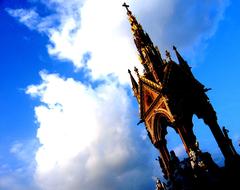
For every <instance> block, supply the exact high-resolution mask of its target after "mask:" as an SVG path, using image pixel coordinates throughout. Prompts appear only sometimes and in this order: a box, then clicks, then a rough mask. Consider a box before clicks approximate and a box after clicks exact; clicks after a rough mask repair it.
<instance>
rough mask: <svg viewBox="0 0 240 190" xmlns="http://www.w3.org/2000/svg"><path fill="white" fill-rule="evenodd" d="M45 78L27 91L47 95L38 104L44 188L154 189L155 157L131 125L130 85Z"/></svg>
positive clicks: (53, 76)
mask: <svg viewBox="0 0 240 190" xmlns="http://www.w3.org/2000/svg"><path fill="white" fill-rule="evenodd" d="M41 77H42V80H43V82H42V83H41V84H40V85H32V86H29V87H28V90H27V93H28V94H30V95H31V96H33V97H38V98H40V100H41V105H39V106H38V107H36V108H35V112H36V117H37V121H38V123H39V129H38V132H37V137H38V139H39V141H40V144H41V147H40V148H39V149H38V152H37V154H36V161H37V168H36V181H37V182H38V184H40V185H41V188H42V189H44V190H48V189H49V190H50V189H53V188H57V189H59V190H65V189H71V190H74V189H87V190H91V189H96V187H97V188H98V189H102V190H103V189H104V190H106V189H146V188H150V187H151V184H149V181H151V179H150V178H151V176H152V175H153V174H152V171H153V170H152V167H151V166H150V162H151V161H150V160H154V158H151V159H150V160H149V158H150V157H151V156H150V157H149V155H147V154H148V149H149V145H148V144H147V143H146V141H143V140H142V138H141V137H140V131H139V130H136V129H134V128H130V127H131V125H132V124H131V123H132V122H131V119H132V118H131V116H132V115H133V113H132V111H131V110H132V108H131V104H130V102H129V101H130V100H129V97H128V95H127V93H126V91H125V89H124V88H123V87H122V86H119V84H117V83H116V82H113V81H112V82H108V83H104V84H101V85H99V86H97V87H96V88H92V87H91V86H85V85H84V84H82V83H81V82H79V81H75V80H73V79H71V78H68V79H63V78H61V77H59V76H58V75H56V74H46V73H43V72H42V73H41ZM130 179H131V180H130Z"/></svg>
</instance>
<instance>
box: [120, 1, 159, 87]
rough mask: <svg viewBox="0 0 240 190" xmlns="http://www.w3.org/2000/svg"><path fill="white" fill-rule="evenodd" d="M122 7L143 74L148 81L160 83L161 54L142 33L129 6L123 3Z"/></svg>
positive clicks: (146, 35) (145, 34)
mask: <svg viewBox="0 0 240 190" xmlns="http://www.w3.org/2000/svg"><path fill="white" fill-rule="evenodd" d="M123 7H125V8H126V10H127V15H128V20H129V22H130V25H131V30H132V34H133V38H134V43H135V45H136V47H137V50H138V53H139V58H140V61H141V64H142V65H143V66H144V69H145V74H146V76H147V77H148V78H149V79H152V80H153V81H155V82H157V83H160V81H161V78H162V76H161V75H162V73H161V71H162V67H163V61H162V58H161V54H160V52H159V50H158V48H157V47H155V46H154V45H153V43H152V41H151V39H150V38H149V36H148V34H147V33H145V32H144V30H143V29H142V26H141V24H139V23H138V21H137V19H136V18H135V16H133V14H132V12H131V11H130V10H129V5H127V4H126V3H124V4H123Z"/></svg>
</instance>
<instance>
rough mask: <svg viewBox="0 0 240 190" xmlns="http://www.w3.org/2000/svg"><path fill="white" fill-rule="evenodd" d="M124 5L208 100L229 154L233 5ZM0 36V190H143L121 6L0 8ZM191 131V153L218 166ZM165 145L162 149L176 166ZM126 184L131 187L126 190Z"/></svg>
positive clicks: (234, 109)
mask: <svg viewBox="0 0 240 190" xmlns="http://www.w3.org/2000/svg"><path fill="white" fill-rule="evenodd" d="M128 2H129V3H130V5H131V9H132V10H133V12H134V14H135V15H136V17H137V19H138V20H139V21H140V22H141V23H142V25H143V27H144V29H145V30H146V31H147V32H148V33H149V34H150V36H151V37H152V39H153V41H154V42H155V43H156V45H158V46H159V49H160V51H161V52H164V50H165V49H169V50H171V46H172V45H176V46H177V47H178V50H179V51H180V52H182V54H183V55H184V57H186V59H187V60H188V62H189V64H190V65H191V66H192V71H193V73H194V74H195V76H196V78H197V79H199V80H200V81H201V82H202V83H203V84H205V85H206V87H209V88H212V90H211V91H209V92H208V95H209V97H210V100H211V102H212V104H213V106H214V107H215V110H216V112H217V115H218V119H219V124H220V125H221V126H223V125H224V126H226V127H227V128H228V129H229V130H230V133H229V135H230V137H231V138H232V139H233V142H234V145H235V147H236V149H237V151H238V152H239V147H238V144H237V143H238V140H240V131H239V126H238V116H239V107H240V89H239V88H238V86H239V84H238V83H239V81H240V78H239V72H240V66H239V64H238V62H239V60H240V54H239V52H238V44H239V43H240V37H239V32H240V26H239V19H240V13H239V10H238V8H239V6H240V4H239V2H238V1H221V0H215V1H212V2H209V1H203V2H202V3H199V2H198V1H189V2H186V4H188V6H187V7H186V4H184V3H181V2H180V1H177V0H172V1H168V2H167V3H166V2H165V1H158V2H157V1H154V0H150V1H149V2H148V3H145V4H143V1H139V2H135V1H128ZM104 4H108V7H109V8H108V7H106V6H104ZM110 8H111V9H110ZM106 9H108V10H106ZM111 10H112V11H111ZM110 15H112V16H110ZM0 28H1V30H0V33H1V40H0V42H1V45H0V57H1V69H0V72H1V74H0V77H1V80H0V81H1V91H0V105H1V109H0V131H1V133H0V155H1V156H0V170H1V172H0V189H11V190H13V189H32V190H35V189H44V190H47V189H51V187H52V186H57V187H59V189H63V190H65V189H71V190H74V189H79V188H80V189H86V190H91V189H94V187H95V186H94V185H97V186H98V187H99V188H100V189H106V187H108V189H140V187H142V188H153V183H154V181H153V180H152V178H153V176H155V175H160V172H159V171H158V168H157V167H158V165H157V164H156V163H155V161H154V159H155V157H156V156H157V152H156V150H155V149H154V148H153V147H152V146H151V145H150V142H149V140H148V139H147V138H145V133H144V126H143V125H141V126H136V123H137V122H138V107H137V104H136V101H135V99H134V98H133V96H132V94H131V91H130V88H129V80H128V76H127V69H128V68H130V69H132V68H133V66H138V67H139V68H141V66H140V63H139V62H138V60H137V56H136V50H135V47H134V44H133V42H132V37H131V33H130V26H129V23H128V21H127V16H126V13H125V10H124V9H123V8H122V7H121V3H119V2H115V1H109V0H104V1H103V2H102V3H99V2H97V1H96V0H85V1H83V0H71V1H68V2H67V3H66V2H64V1H61V0H49V1H45V0H41V1H40V0H39V1H36V0H28V1H20V0H18V1H17V0H2V1H0ZM171 51H172V50H171ZM172 53H173V52H172ZM86 55H87V56H86ZM194 120H196V121H195V123H196V125H197V127H196V129H195V131H196V132H197V137H199V142H200V148H202V149H203V150H208V151H210V152H211V153H213V154H214V158H215V159H216V160H217V161H219V162H220V160H219V159H218V158H219V151H218V150H217V146H216V143H211V146H210V145H209V142H208V140H209V139H211V140H213V138H212V136H211V134H210V131H209V130H208V129H207V127H206V126H204V124H203V123H202V122H201V121H197V119H196V118H194ZM86 126H88V127H86ZM78 134H79V135H78ZM174 135H175V134H173V132H172V131H171V130H169V135H168V139H169V147H170V148H175V149H177V150H179V152H178V154H179V155H182V153H183V151H182V148H181V146H179V143H180V141H179V139H178V140H175V137H176V135H175V136H174ZM107 139H108V140H107ZM113 144H115V146H113ZM109 155H113V156H112V157H111V156H109ZM75 162H76V165H73V163H74V164H75ZM77 163H79V164H77ZM77 170H79V171H80V172H79V171H77ZM81 171H82V172H81ZM99 171H101V172H99ZM84 172H87V173H89V175H88V176H85V175H84ZM110 173H111V174H112V175H110ZM23 176H24V177H23ZM66 176H69V179H66ZM129 178H131V179H133V182H135V181H136V183H125V184H124V185H125V186H124V185H123V184H122V183H121V182H122V181H123V180H125V179H129ZM46 179H48V180H46ZM79 179H82V180H79ZM139 179H142V180H141V181H143V182H141V183H140V182H139ZM103 181H104V182H103ZM137 181H138V182H137ZM63 182H64V185H63V184H62V183H63ZM93 182H94V183H93ZM137 183H139V184H137ZM90 184H92V185H90Z"/></svg>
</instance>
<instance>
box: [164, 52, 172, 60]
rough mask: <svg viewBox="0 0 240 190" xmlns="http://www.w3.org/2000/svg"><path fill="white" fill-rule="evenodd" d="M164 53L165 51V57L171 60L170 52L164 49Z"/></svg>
mask: <svg viewBox="0 0 240 190" xmlns="http://www.w3.org/2000/svg"><path fill="white" fill-rule="evenodd" d="M165 53H166V57H167V58H168V59H169V61H171V60H172V58H171V54H170V52H169V51H167V50H166V51H165Z"/></svg>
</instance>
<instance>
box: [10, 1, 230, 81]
mask: <svg viewBox="0 0 240 190" xmlns="http://www.w3.org/2000/svg"><path fill="white" fill-rule="evenodd" d="M42 2H43V3H45V5H46V6H47V7H48V8H49V9H54V14H53V15H54V16H53V15H52V17H51V16H48V17H45V18H41V19H36V18H35V17H39V16H38V15H37V14H36V12H34V11H33V10H30V11H28V12H29V14H26V13H24V14H22V13H21V12H23V10H21V11H20V12H19V10H16V11H15V12H14V11H13V10H11V11H10V13H11V15H13V16H15V17H18V18H19V20H20V21H21V22H23V21H22V20H26V22H23V23H25V24H26V25H27V26H29V27H30V28H31V26H32V24H31V23H35V22H36V20H38V25H37V26H41V25H43V26H46V25H50V24H49V22H50V20H51V19H52V21H53V22H55V21H56V19H58V22H59V23H60V24H59V25H55V27H50V28H49V29H48V28H47V27H42V28H44V29H45V32H46V33H47V34H48V36H49V39H50V44H49V45H48V50H49V53H50V54H51V55H53V56H57V57H58V58H59V59H68V60H70V61H72V62H73V64H74V65H75V67H76V68H77V69H81V68H83V67H84V68H85V69H88V70H89V71H90V76H91V77H92V78H93V79H94V80H95V79H99V78H106V76H107V75H109V74H111V73H112V74H114V75H115V76H117V77H119V80H120V82H122V83H126V82H127V81H128V76H127V72H126V69H127V68H132V67H133V65H138V64H139V62H138V60H137V56H136V51H135V48H134V46H133V42H132V37H131V34H130V26H129V24H128V21H127V16H126V11H125V10H124V9H123V7H122V6H121V4H122V2H121V1H113V0H102V1H98V0H85V1H83V0H70V1H67V2H65V1H62V0H50V1H46V0H42ZM128 2H129V3H130V5H131V9H133V12H134V13H135V15H136V16H137V18H138V20H140V22H141V23H142V24H143V26H144V28H145V29H146V31H147V32H149V34H150V35H151V37H152V38H153V40H154V41H155V42H156V45H159V47H160V50H162V52H164V50H165V49H166V48H168V49H169V48H171V46H172V45H173V44H175V45H177V46H180V47H182V48H183V47H184V48H185V49H188V50H190V51H191V52H192V50H193V49H194V50H196V49H195V48H196V47H204V46H205V44H206V40H207V39H208V38H209V37H211V36H212V35H213V34H214V32H215V31H216V28H217V26H218V23H219V21H220V20H221V18H222V17H223V13H224V10H225V8H226V6H227V5H228V1H223V0H214V1H211V2H210V1H201V2H199V1H197V0H195V1H192V0H187V1H185V2H182V1H180V0H171V1H165V0H160V1H158V0H149V1H147V2H146V1H143V0H139V1H133V0H129V1H128ZM29 15H33V16H32V17H30V16H29ZM26 17H27V19H26ZM30 18H32V20H31V19H30ZM44 23H48V24H44ZM38 28H41V27H37V28H36V29H38ZM86 53H90V54H91V59H89V60H88V62H87V64H86V63H85V62H84V61H83V59H84V55H86Z"/></svg>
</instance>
